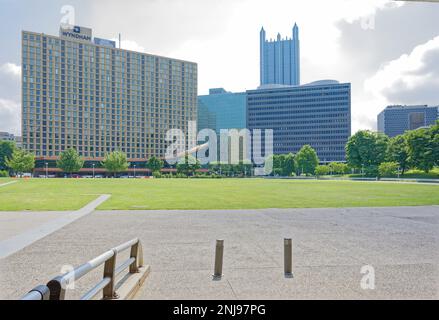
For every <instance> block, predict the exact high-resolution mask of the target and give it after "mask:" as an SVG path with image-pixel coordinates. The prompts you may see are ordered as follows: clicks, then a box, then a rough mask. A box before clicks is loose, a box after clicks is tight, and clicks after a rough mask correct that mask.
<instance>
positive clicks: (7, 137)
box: [0, 132, 15, 141]
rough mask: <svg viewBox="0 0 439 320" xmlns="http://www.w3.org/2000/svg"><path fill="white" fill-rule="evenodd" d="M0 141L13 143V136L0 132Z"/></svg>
mask: <svg viewBox="0 0 439 320" xmlns="http://www.w3.org/2000/svg"><path fill="white" fill-rule="evenodd" d="M0 141H15V136H14V135H13V134H12V133H9V132H0Z"/></svg>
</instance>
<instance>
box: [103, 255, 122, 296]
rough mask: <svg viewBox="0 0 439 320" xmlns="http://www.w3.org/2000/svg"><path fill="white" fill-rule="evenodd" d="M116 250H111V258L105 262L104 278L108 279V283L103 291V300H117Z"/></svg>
mask: <svg viewBox="0 0 439 320" xmlns="http://www.w3.org/2000/svg"><path fill="white" fill-rule="evenodd" d="M116 256H117V252H116V250H113V256H112V257H111V258H110V259H108V260H107V261H106V262H105V265H104V278H110V283H109V284H107V285H106V286H105V288H104V289H103V294H104V300H111V299H117V298H118V295H117V293H116V291H115V286H116V272H115V271H116Z"/></svg>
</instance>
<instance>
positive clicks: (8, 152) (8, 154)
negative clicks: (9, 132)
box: [0, 141, 16, 170]
mask: <svg viewBox="0 0 439 320" xmlns="http://www.w3.org/2000/svg"><path fill="white" fill-rule="evenodd" d="M15 149H16V147H15V143H14V142H12V141H0V170H8V169H10V168H8V166H7V165H6V161H7V160H10V159H11V158H12V154H13V153H14V150H15Z"/></svg>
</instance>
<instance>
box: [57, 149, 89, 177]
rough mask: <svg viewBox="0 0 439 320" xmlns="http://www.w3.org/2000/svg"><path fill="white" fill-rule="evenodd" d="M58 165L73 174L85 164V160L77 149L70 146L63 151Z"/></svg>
mask: <svg viewBox="0 0 439 320" xmlns="http://www.w3.org/2000/svg"><path fill="white" fill-rule="evenodd" d="M56 166H57V167H58V168H60V169H61V170H62V171H64V172H66V173H69V174H72V173H74V172H78V171H79V170H81V168H82V167H83V166H84V160H82V159H81V157H80V156H79V153H78V152H77V151H76V149H74V148H69V149H67V150H66V151H64V152H62V153H61V155H60V157H59V160H58V161H57V162H56Z"/></svg>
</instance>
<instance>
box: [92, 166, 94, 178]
mask: <svg viewBox="0 0 439 320" xmlns="http://www.w3.org/2000/svg"><path fill="white" fill-rule="evenodd" d="M92 166H93V179H94V178H95V164H94V163H93V164H92Z"/></svg>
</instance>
